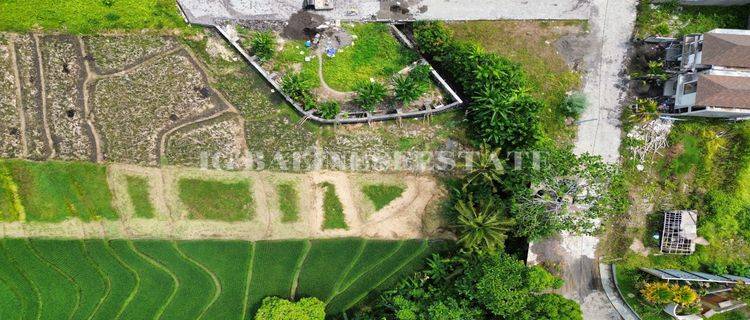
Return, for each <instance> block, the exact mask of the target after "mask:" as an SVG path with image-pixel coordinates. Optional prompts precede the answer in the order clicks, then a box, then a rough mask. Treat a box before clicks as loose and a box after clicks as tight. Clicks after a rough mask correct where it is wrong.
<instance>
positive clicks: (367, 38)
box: [323, 23, 419, 91]
mask: <svg viewBox="0 0 750 320" xmlns="http://www.w3.org/2000/svg"><path fill="white" fill-rule="evenodd" d="M347 29H348V30H349V31H350V32H351V33H353V34H355V35H357V39H356V40H354V46H350V47H346V48H344V50H343V52H342V51H339V52H338V53H336V56H334V57H333V58H328V56H325V57H324V58H323V78H324V79H325V81H326V83H327V84H328V85H329V86H331V88H333V89H335V90H338V91H353V90H354V88H355V86H356V84H357V83H358V82H361V81H370V79H371V78H373V79H376V80H380V81H384V80H386V79H389V78H390V77H391V76H392V75H393V74H395V73H396V72H398V71H400V70H401V69H403V68H405V67H406V66H408V65H409V64H410V63H412V62H414V61H416V60H417V59H418V58H419V57H418V55H417V54H416V53H414V52H413V51H411V50H409V49H408V48H406V47H404V46H403V45H401V43H399V42H398V40H396V38H394V37H393V35H391V31H390V28H389V27H388V25H387V24H384V23H363V24H355V25H350V26H347Z"/></svg>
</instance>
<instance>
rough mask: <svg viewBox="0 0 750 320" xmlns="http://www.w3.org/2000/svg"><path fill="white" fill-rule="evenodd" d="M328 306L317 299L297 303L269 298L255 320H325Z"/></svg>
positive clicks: (307, 299) (264, 300) (305, 299)
mask: <svg viewBox="0 0 750 320" xmlns="http://www.w3.org/2000/svg"><path fill="white" fill-rule="evenodd" d="M325 308H326V305H325V303H323V302H322V301H320V300H318V299H316V298H302V299H300V300H299V301H297V302H292V301H289V300H285V299H281V298H278V297H267V298H265V299H263V304H262V305H261V306H260V309H258V312H257V313H256V314H255V320H324V319H325V317H326V313H325Z"/></svg>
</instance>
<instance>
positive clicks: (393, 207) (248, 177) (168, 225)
mask: <svg viewBox="0 0 750 320" xmlns="http://www.w3.org/2000/svg"><path fill="white" fill-rule="evenodd" d="M107 176H108V179H109V183H110V189H111V191H112V193H113V206H114V207H115V209H116V210H117V211H118V212H119V213H120V218H119V219H117V220H105V221H97V222H82V221H80V220H78V219H69V220H66V221H63V222H59V223H37V222H29V223H20V222H0V226H2V230H4V233H5V236H7V237H60V238H102V237H106V238H113V239H118V238H136V239H138V238H162V239H238V240H250V241H255V240H274V239H307V238H336V237H365V238H372V239H414V238H425V237H432V236H435V233H434V232H432V231H430V230H424V229H425V228H424V225H423V223H422V221H423V219H425V217H426V216H429V215H431V214H432V212H431V211H430V210H432V209H431V207H429V206H428V204H429V203H431V202H434V201H438V200H439V199H437V198H439V197H441V196H442V192H441V190H440V189H439V187H438V184H437V182H436V181H435V180H434V179H433V178H431V177H428V176H415V175H404V174H363V173H344V172H331V171H318V172H310V173H283V172H268V171H252V172H251V171H242V172H229V171H216V170H202V169H190V168H181V167H165V168H161V169H160V168H149V167H138V166H133V165H110V167H109V169H108V172H107ZM127 176H139V177H144V178H147V179H148V181H149V188H150V191H151V192H150V200H151V203H152V205H153V207H154V210H155V217H154V218H151V219H144V218H139V217H136V216H135V214H134V209H133V205H132V203H131V202H130V197H129V195H128V194H127V183H126V179H125V178H126V177H127ZM183 178H200V179H211V180H220V181H239V180H243V181H250V182H251V185H252V189H253V190H252V191H253V193H252V195H253V199H252V202H253V204H254V205H255V215H254V218H252V219H251V220H249V221H238V222H225V221H213V220H191V219H189V218H188V214H187V209H186V208H185V206H184V205H183V204H182V202H181V201H180V197H179V190H178V187H177V186H178V184H179V181H180V180H181V179H183ZM282 182H283V183H294V184H296V187H297V191H298V193H299V209H300V211H299V217H300V218H299V220H298V221H296V222H292V223H282V222H281V217H282V213H281V211H280V209H279V200H280V199H279V196H278V194H277V190H276V187H275V186H276V185H277V184H279V183H282ZM322 182H330V183H331V184H333V185H334V186H335V187H336V193H337V196H338V197H339V200H340V201H341V203H342V205H343V208H344V213H345V216H346V222H347V224H348V226H349V228H348V229H346V230H344V229H336V230H322V224H323V210H322V201H323V189H322V188H321V187H320V184H321V183H322ZM364 183H367V184H380V183H385V184H392V183H397V184H399V185H403V186H405V190H404V192H403V194H402V196H401V197H400V198H398V199H395V200H394V201H393V202H391V204H390V205H388V206H387V207H386V208H383V209H382V210H380V211H378V212H374V209H371V208H372V204H371V203H369V199H367V198H366V196H365V195H364V194H363V193H362V191H361V189H362V186H363V184H364ZM208 196H211V195H208ZM281 200H284V199H281ZM368 208H370V209H368Z"/></svg>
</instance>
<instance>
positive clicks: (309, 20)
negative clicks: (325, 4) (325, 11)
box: [281, 10, 325, 40]
mask: <svg viewBox="0 0 750 320" xmlns="http://www.w3.org/2000/svg"><path fill="white" fill-rule="evenodd" d="M324 22H325V18H324V17H323V16H321V15H319V14H315V13H312V12H309V11H305V10H300V11H297V12H296V13H295V14H293V15H292V16H291V17H289V21H287V25H286V27H284V30H283V31H282V32H281V35H282V36H283V37H284V38H287V39H294V40H309V39H311V38H312V37H313V36H314V35H315V32H316V31H315V30H316V28H317V27H318V26H320V25H321V24H323V23H324Z"/></svg>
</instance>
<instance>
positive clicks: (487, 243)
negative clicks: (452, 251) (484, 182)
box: [454, 197, 515, 251]
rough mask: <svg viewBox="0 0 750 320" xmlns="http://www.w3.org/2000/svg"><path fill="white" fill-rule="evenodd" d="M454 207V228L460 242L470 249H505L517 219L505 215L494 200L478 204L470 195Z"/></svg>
mask: <svg viewBox="0 0 750 320" xmlns="http://www.w3.org/2000/svg"><path fill="white" fill-rule="evenodd" d="M454 209H455V210H456V213H457V218H456V223H455V225H454V228H455V229H456V231H457V232H458V243H459V244H461V245H463V246H464V248H466V249H468V250H470V251H475V250H489V251H494V250H498V249H499V250H502V249H503V247H504V246H505V239H506V238H507V237H508V236H507V235H506V234H507V233H508V232H509V231H511V227H513V226H514V225H515V221H513V219H509V218H507V217H505V215H504V213H503V212H502V210H499V209H500V208H499V207H498V206H496V205H495V204H494V201H492V200H489V201H487V202H486V203H483V204H479V205H478V206H477V205H475V204H474V201H473V199H471V197H469V200H468V201H465V200H459V201H458V202H457V203H456V205H455V206H454Z"/></svg>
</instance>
